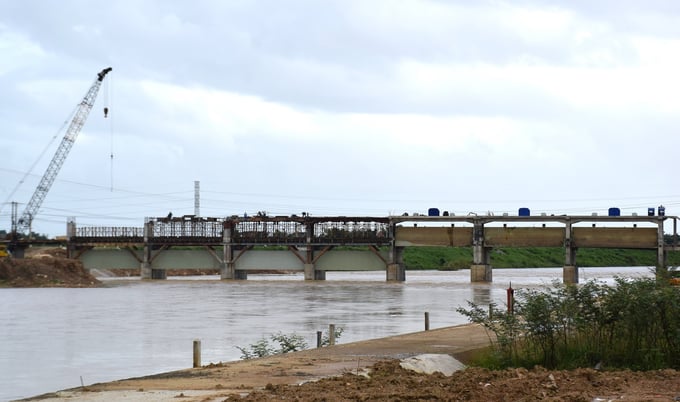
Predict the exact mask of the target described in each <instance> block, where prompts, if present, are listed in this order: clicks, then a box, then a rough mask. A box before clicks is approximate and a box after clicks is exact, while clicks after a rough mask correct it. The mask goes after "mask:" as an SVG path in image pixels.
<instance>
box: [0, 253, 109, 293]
mask: <svg viewBox="0 0 680 402" xmlns="http://www.w3.org/2000/svg"><path fill="white" fill-rule="evenodd" d="M100 286H102V283H101V282H100V281H99V280H98V279H97V278H95V277H94V276H93V275H92V274H91V273H90V272H89V271H88V270H86V269H85V268H84V267H83V264H82V263H81V262H80V261H78V260H72V259H68V258H66V252H65V251H64V250H62V249H56V248H51V249H38V250H32V252H31V253H29V254H28V255H27V256H26V258H8V257H6V258H0V288H2V287H8V288H47V287H68V288H90V287H100Z"/></svg>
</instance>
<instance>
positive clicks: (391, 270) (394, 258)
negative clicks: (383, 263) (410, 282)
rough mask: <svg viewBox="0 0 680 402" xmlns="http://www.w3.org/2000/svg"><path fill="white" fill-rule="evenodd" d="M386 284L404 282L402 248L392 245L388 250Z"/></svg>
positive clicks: (404, 270) (404, 271) (404, 272)
mask: <svg viewBox="0 0 680 402" xmlns="http://www.w3.org/2000/svg"><path fill="white" fill-rule="evenodd" d="M386 269H387V273H386V280H387V282H404V281H405V280H406V269H405V268H404V248H403V247H396V246H395V245H394V244H393V245H392V247H391V248H390V255H389V263H388V264H387V267H386Z"/></svg>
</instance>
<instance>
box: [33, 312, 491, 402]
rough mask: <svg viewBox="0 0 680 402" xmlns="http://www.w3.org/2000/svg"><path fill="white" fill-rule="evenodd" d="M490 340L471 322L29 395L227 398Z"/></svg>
mask: <svg viewBox="0 0 680 402" xmlns="http://www.w3.org/2000/svg"><path fill="white" fill-rule="evenodd" d="M488 344H489V339H488V337H487V335H486V332H485V331H484V329H483V328H481V327H480V326H478V325H474V324H469V325H461V326H455V327H447V328H440V329H435V330H430V331H424V332H416V333H410V334H405V335H398V336H392V337H387V338H381V339H373V340H367V341H360V342H353V343H347V344H339V345H335V346H331V347H324V348H317V349H308V350H303V351H300V352H295V353H288V354H285V355H276V356H270V357H266V358H261V359H252V360H241V361H235V362H228V363H221V364H212V365H209V366H205V367H202V368H197V369H186V370H179V371H173V372H169V373H163V374H158V375H152V376H148V377H141V378H131V379H126V380H121V381H114V382H109V383H101V384H92V385H87V386H85V387H79V388H74V389H70V390H64V391H59V392H55V393H50V394H46V395H42V396H38V397H34V398H29V399H26V400H31V401H36V400H40V401H46V402H57V401H71V402H77V401H112V400H124V401H145V402H152V401H166V400H170V399H173V398H174V397H178V396H180V395H183V398H182V399H181V400H182V401H205V402H207V401H223V400H224V399H225V398H228V397H230V396H231V397H233V396H235V395H239V396H241V395H246V394H249V393H251V392H253V391H255V390H264V389H266V388H271V387H272V386H276V385H286V384H301V383H305V382H310V381H315V380H318V379H320V378H325V377H330V376H340V375H343V374H345V373H348V372H357V371H361V370H362V369H366V368H369V367H371V366H373V365H374V364H376V363H378V362H384V361H390V360H393V359H401V358H405V357H409V356H414V355H419V354H424V353H438V354H449V355H451V356H454V357H456V358H458V359H459V360H461V361H463V362H464V361H467V360H468V356H469V354H470V353H471V351H474V350H476V349H479V348H482V347H485V346H487V345H488Z"/></svg>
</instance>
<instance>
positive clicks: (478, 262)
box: [470, 221, 493, 282]
mask: <svg viewBox="0 0 680 402" xmlns="http://www.w3.org/2000/svg"><path fill="white" fill-rule="evenodd" d="M489 250H490V249H488V248H486V247H484V223H483V222H481V221H475V223H474V228H473V229H472V266H471V267H470V282H492V281H493V274H492V272H493V271H492V269H491V264H490V260H491V258H490V253H489Z"/></svg>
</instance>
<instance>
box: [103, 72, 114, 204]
mask: <svg viewBox="0 0 680 402" xmlns="http://www.w3.org/2000/svg"><path fill="white" fill-rule="evenodd" d="M112 80H113V76H112V75H111V76H109V80H108V81H107V82H104V118H108V119H109V137H110V153H109V159H110V183H111V187H110V189H111V192H113V117H110V116H109V106H111V105H112V103H113V102H112V99H113V95H111V93H112V92H113V89H111V90H109V85H111V87H113V84H109V82H112Z"/></svg>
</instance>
